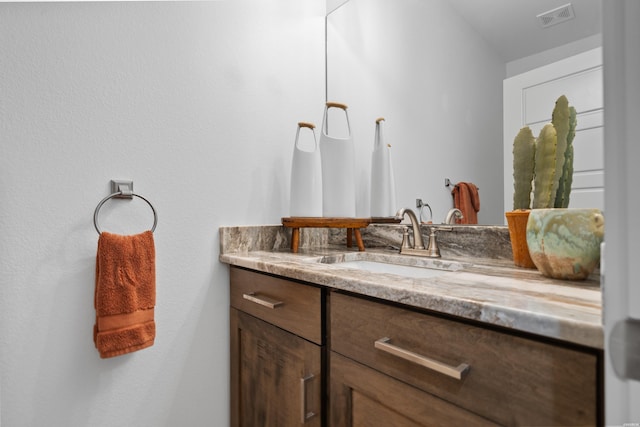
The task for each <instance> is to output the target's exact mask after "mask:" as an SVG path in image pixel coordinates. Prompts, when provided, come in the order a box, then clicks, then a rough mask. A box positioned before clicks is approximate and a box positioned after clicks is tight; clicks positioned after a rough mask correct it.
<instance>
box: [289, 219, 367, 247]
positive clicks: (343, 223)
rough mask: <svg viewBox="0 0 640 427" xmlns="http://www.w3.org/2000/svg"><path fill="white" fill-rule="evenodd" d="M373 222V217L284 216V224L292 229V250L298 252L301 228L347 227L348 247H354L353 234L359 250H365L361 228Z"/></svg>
mask: <svg viewBox="0 0 640 427" xmlns="http://www.w3.org/2000/svg"><path fill="white" fill-rule="evenodd" d="M369 224H371V218H323V217H290V218H282V225H283V226H285V227H288V228H291V229H292V232H291V252H293V253H297V252H298V247H299V246H300V229H301V228H305V227H306V228H346V229H347V247H348V248H350V247H352V242H353V235H355V236H356V244H357V245H358V250H360V251H361V252H363V251H364V243H363V242H362V236H361V235H360V229H361V228H366V227H367V226H368V225H369Z"/></svg>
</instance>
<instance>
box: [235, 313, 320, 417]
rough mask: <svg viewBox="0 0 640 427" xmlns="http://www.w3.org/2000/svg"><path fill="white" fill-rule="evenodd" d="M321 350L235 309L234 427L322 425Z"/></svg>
mask: <svg viewBox="0 0 640 427" xmlns="http://www.w3.org/2000/svg"><path fill="white" fill-rule="evenodd" d="M321 351H322V350H321V347H320V346H317V345H315V344H313V343H310V342H309V341H306V340H304V339H302V338H300V337H298V336H296V335H294V334H291V333H289V332H286V331H284V330H282V329H280V328H277V327H275V326H273V325H271V324H269V323H267V322H264V321H262V320H260V319H257V318H255V317H253V316H250V315H248V314H246V313H243V312H241V311H238V310H236V309H234V308H232V309H231V425H232V426H246V427H256V426H265V427H268V426H278V427H287V426H300V425H305V426H320V425H321V418H322V415H321V414H322V406H321V405H322V403H321V397H322V396H321V390H322V387H321V383H322V381H321V361H322V357H321Z"/></svg>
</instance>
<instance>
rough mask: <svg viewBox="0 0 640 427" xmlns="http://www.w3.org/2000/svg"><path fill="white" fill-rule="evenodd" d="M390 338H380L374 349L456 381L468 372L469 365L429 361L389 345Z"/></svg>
mask: <svg viewBox="0 0 640 427" xmlns="http://www.w3.org/2000/svg"><path fill="white" fill-rule="evenodd" d="M389 341H391V338H387V337H384V338H380V339H379V340H377V341H376V342H375V343H374V347H375V348H377V349H378V350H382V351H384V352H386V353H389V354H391V355H393V356H397V357H399V358H401V359H404V360H407V361H409V362H413V363H416V364H418V365H420V366H424V367H425V368H428V369H431V370H434V371H436V372H440V373H441V374H445V375H446V376H449V377H451V378H455V379H457V380H461V379H463V378H464V377H465V376H466V375H467V373H468V372H469V368H470V367H469V365H467V364H466V363H461V364H459V365H458V366H455V367H454V366H450V365H447V364H444V363H441V362H438V361H436V360H433V359H430V358H428V357H425V356H422V355H420V354H417V353H414V352H412V351H409V350H405V349H403V348H400V347H397V346H395V345H393V344H389Z"/></svg>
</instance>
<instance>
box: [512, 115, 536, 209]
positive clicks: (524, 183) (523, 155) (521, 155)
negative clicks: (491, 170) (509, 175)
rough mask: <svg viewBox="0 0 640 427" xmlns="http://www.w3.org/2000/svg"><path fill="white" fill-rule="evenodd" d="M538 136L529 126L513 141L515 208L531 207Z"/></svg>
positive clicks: (521, 130)
mask: <svg viewBox="0 0 640 427" xmlns="http://www.w3.org/2000/svg"><path fill="white" fill-rule="evenodd" d="M535 142H536V138H535V137H534V136H533V132H531V129H529V126H525V127H523V128H522V129H520V132H518V135H517V136H516V139H515V140H514V141H513V188H514V192H513V209H529V205H530V204H531V183H532V182H533V167H534V153H535Z"/></svg>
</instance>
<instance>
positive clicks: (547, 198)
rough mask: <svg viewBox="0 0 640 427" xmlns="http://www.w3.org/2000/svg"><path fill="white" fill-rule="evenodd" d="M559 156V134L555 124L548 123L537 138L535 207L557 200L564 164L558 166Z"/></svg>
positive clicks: (534, 184)
mask: <svg viewBox="0 0 640 427" xmlns="http://www.w3.org/2000/svg"><path fill="white" fill-rule="evenodd" d="M563 153H564V152H563ZM557 156H558V134H557V131H556V128H555V126H554V125H553V124H551V123H547V124H546V125H544V127H543V128H542V130H541V131H540V136H538V139H537V140H536V153H535V173H534V174H533V204H532V205H531V207H532V208H533V209H540V208H548V207H551V206H553V203H554V202H555V200H556V191H557V190H558V180H559V179H560V175H561V174H562V165H560V167H559V168H558V165H557V163H556V157H557ZM562 156H564V154H562Z"/></svg>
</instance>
